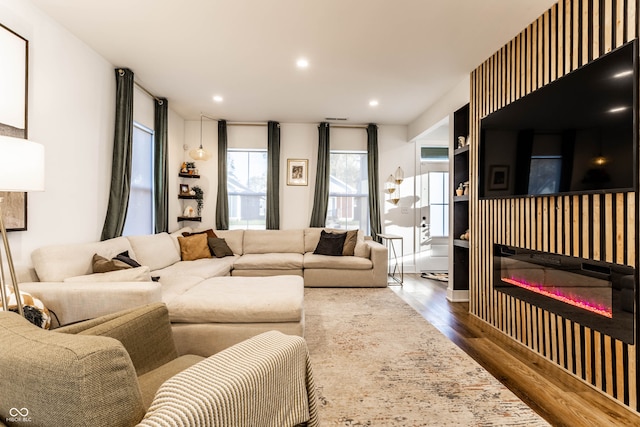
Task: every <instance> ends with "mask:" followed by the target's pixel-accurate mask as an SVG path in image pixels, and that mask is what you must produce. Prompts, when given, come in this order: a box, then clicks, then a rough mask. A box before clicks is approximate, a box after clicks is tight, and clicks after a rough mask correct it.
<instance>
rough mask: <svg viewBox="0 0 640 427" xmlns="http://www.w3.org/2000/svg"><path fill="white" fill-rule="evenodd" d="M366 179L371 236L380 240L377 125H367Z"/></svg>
mask: <svg viewBox="0 0 640 427" xmlns="http://www.w3.org/2000/svg"><path fill="white" fill-rule="evenodd" d="M367 175H368V176H367V180H368V181H369V226H370V228H371V237H372V238H373V239H374V240H376V241H380V239H379V238H378V234H380V233H382V224H381V223H380V201H379V199H378V194H379V192H378V126H377V125H375V124H370V125H369V126H367Z"/></svg>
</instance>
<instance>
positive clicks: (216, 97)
mask: <svg viewBox="0 0 640 427" xmlns="http://www.w3.org/2000/svg"><path fill="white" fill-rule="evenodd" d="M213 100H214V101H215V102H222V101H224V98H223V97H221V96H220V95H215V96H214V97H213Z"/></svg>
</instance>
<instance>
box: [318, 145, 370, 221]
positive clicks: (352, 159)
mask: <svg viewBox="0 0 640 427" xmlns="http://www.w3.org/2000/svg"><path fill="white" fill-rule="evenodd" d="M329 163H330V183H329V207H328V209H327V220H326V225H327V227H331V228H343V229H349V230H353V229H361V230H363V231H364V232H365V234H368V233H369V188H368V178H367V153H363V152H346V151H331V154H330V159H329Z"/></svg>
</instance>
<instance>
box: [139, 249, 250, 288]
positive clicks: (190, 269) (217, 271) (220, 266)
mask: <svg viewBox="0 0 640 427" xmlns="http://www.w3.org/2000/svg"><path fill="white" fill-rule="evenodd" d="M238 258H239V256H238V255H234V256H228V257H224V258H203V259H197V260H195V261H179V262H177V263H175V264H172V265H170V266H169V267H165V268H161V269H160V270H153V271H152V272H151V275H152V276H154V277H160V281H161V282H163V283H164V279H165V278H167V277H171V276H197V277H200V278H201V279H208V278H210V277H216V276H228V275H229V273H230V272H231V268H232V267H233V262H234V261H235V260H236V259H238Z"/></svg>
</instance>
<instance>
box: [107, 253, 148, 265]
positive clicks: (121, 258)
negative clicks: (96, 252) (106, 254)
mask: <svg viewBox="0 0 640 427" xmlns="http://www.w3.org/2000/svg"><path fill="white" fill-rule="evenodd" d="M113 259H114V260H115V259H117V260H118V261H122V262H124V263H125V264H127V265H130V266H131V267H142V265H140V263H139V262H138V261H136V260H135V259H133V258H131V257H130V256H129V251H124V252H122V253H121V254H118V255H116V256H115V257H114V258H113Z"/></svg>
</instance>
